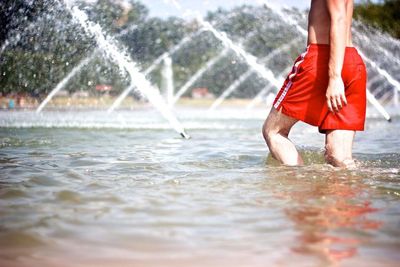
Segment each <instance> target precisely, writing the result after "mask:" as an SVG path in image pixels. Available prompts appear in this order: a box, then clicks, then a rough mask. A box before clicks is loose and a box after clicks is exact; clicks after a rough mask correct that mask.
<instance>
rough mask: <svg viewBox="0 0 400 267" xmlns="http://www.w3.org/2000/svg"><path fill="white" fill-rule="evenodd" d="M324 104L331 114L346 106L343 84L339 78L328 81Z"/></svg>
mask: <svg viewBox="0 0 400 267" xmlns="http://www.w3.org/2000/svg"><path fill="white" fill-rule="evenodd" d="M326 103H327V104H328V109H329V111H331V112H339V111H340V109H342V108H343V106H344V105H347V99H346V95H345V94H344V84H343V80H342V78H341V77H338V78H330V79H329V84H328V88H327V89H326Z"/></svg>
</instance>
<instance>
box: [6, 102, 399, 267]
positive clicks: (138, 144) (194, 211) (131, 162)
mask: <svg viewBox="0 0 400 267" xmlns="http://www.w3.org/2000/svg"><path fill="white" fill-rule="evenodd" d="M178 111H179V114H181V116H180V119H181V121H182V122H183V125H184V126H185V127H186V128H187V129H189V130H190V133H191V135H192V136H193V138H192V139H190V140H184V139H181V138H178V137H175V136H174V135H173V134H172V133H171V132H170V130H169V125H168V123H167V122H165V121H164V120H163V119H162V118H160V116H159V115H158V114H157V112H156V111H153V110H148V109H140V110H137V111H135V116H132V113H131V112H129V111H119V112H116V113H114V116H104V111H79V112H78V111H56V110H53V111H52V110H49V111H47V112H46V116H43V114H36V113H35V112H31V111H25V112H23V111H20V112H1V113H0V125H1V126H2V127H1V128H0V140H1V141H0V160H1V165H0V166H1V169H2V170H1V176H0V177H1V178H0V184H1V186H0V199H1V201H0V214H1V221H0V229H1V231H0V240H1V241H0V266H100V265H106V266H121V265H126V266H161V265H162V266H265V264H266V262H267V263H268V264H267V265H268V266H329V265H335V263H338V265H339V266H397V264H398V261H399V260H400V257H399V253H398V252H399V248H400V241H399V239H398V236H399V234H400V230H399V229H400V228H399V227H398V225H399V218H400V216H399V215H400V205H399V204H400V182H399V181H400V154H399V153H398V150H399V147H400V140H399V139H398V132H399V131H400V122H399V118H398V117H397V120H394V122H393V123H391V124H389V123H387V122H385V121H382V120H377V119H369V120H368V121H367V131H366V132H361V133H358V134H357V136H356V140H355V144H354V151H355V156H356V157H357V158H358V159H359V161H360V162H361V163H360V167H359V169H358V170H355V171H344V170H337V169H333V168H331V167H329V166H328V165H325V164H323V157H322V152H321V147H322V146H323V136H322V135H319V134H318V133H317V131H316V129H315V128H311V127H308V126H306V125H304V124H299V125H297V126H295V129H294V132H293V134H292V136H291V137H292V139H293V140H294V142H295V143H297V144H298V145H299V146H300V148H301V151H302V153H303V154H304V155H305V160H306V162H307V165H306V166H304V167H283V166H278V165H277V164H275V163H274V162H273V161H272V160H271V159H269V158H268V157H267V153H268V151H267V148H266V145H265V144H264V141H263V140H262V137H261V133H260V129H261V125H262V123H263V117H264V116H265V115H266V114H267V110H257V112H258V113H256V114H255V113H254V114H253V113H249V114H247V113H244V112H243V110H239V109H229V108H225V109H224V108H221V109H220V110H219V111H218V112H217V113H215V114H212V115H208V114H207V113H205V112H204V110H203V109H183V108H181V109H179V110H178ZM335 266H337V265H335Z"/></svg>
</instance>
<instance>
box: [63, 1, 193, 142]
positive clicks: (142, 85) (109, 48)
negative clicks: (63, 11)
mask: <svg viewBox="0 0 400 267" xmlns="http://www.w3.org/2000/svg"><path fill="white" fill-rule="evenodd" d="M64 3H65V5H66V6H67V8H68V9H69V11H70V12H71V15H72V17H73V19H74V20H76V21H77V22H78V23H79V24H80V25H81V26H82V28H83V29H84V30H85V32H86V33H88V34H90V35H92V36H93V37H94V38H95V40H96V42H97V45H98V46H99V48H100V49H101V50H102V51H103V52H104V54H105V55H106V56H107V57H108V58H110V59H112V60H113V61H114V62H115V63H116V64H117V65H118V67H119V68H120V70H121V71H126V72H128V74H129V76H130V78H131V82H132V83H134V84H135V85H136V87H135V88H136V89H137V90H138V93H139V94H140V95H143V96H145V97H147V99H148V100H149V101H150V103H151V104H153V106H154V107H155V108H157V109H158V110H159V112H160V113H161V115H162V116H163V117H164V118H165V119H167V120H168V121H169V123H170V124H171V126H172V127H173V128H174V129H175V130H176V131H177V132H178V133H180V134H181V135H182V136H183V137H185V138H188V137H189V136H188V135H187V134H186V133H185V130H184V129H183V127H182V126H181V124H180V123H179V122H178V120H177V119H176V118H175V116H174V115H173V114H172V112H171V110H170V109H169V108H168V106H167V105H166V104H165V102H164V100H163V99H162V97H161V95H160V92H159V90H157V89H156V88H154V86H153V85H151V84H150V82H149V81H148V80H147V79H146V77H145V76H144V75H143V74H142V73H140V72H139V70H138V68H137V66H136V64H135V63H134V62H133V61H132V60H131V58H130V57H128V56H127V55H126V54H124V53H121V52H120V51H119V49H118V48H117V46H116V45H115V43H114V41H113V40H112V39H110V38H106V37H105V35H104V34H103V31H102V29H101V27H100V25H98V24H95V23H93V22H90V21H89V20H88V18H87V15H86V14H85V13H84V12H83V11H81V10H80V9H78V8H77V7H75V6H71V5H70V4H69V2H68V1H66V0H64Z"/></svg>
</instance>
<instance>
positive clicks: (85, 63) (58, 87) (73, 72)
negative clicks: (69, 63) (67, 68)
mask: <svg viewBox="0 0 400 267" xmlns="http://www.w3.org/2000/svg"><path fill="white" fill-rule="evenodd" d="M96 54H97V53H96V52H94V53H93V54H92V55H91V56H90V57H87V58H85V59H83V60H82V61H81V62H80V63H79V64H78V65H77V66H75V67H74V68H73V69H72V70H71V72H70V73H69V74H68V75H67V76H65V77H64V79H62V80H61V81H60V82H59V83H58V84H57V86H56V87H55V88H54V89H53V90H52V91H51V92H50V94H48V95H47V96H46V98H45V99H44V100H43V101H42V103H40V105H39V107H38V108H37V109H36V113H40V112H41V111H42V110H43V108H44V107H45V106H46V105H47V103H49V101H50V100H51V99H52V98H53V97H54V96H55V95H56V94H57V93H58V92H59V91H60V90H61V89H62V88H64V86H65V85H66V84H67V83H68V81H69V80H70V79H71V78H72V77H73V76H75V74H77V73H78V72H79V71H80V70H81V69H82V68H83V67H84V66H86V65H87V64H89V62H90V61H92V60H93V58H94V57H95V56H96Z"/></svg>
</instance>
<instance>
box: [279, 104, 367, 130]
mask: <svg viewBox="0 0 400 267" xmlns="http://www.w3.org/2000/svg"><path fill="white" fill-rule="evenodd" d="M274 109H275V110H276V111H278V112H281V113H282V114H285V115H286V116H289V117H291V118H293V119H296V120H299V121H302V122H304V123H307V124H309V125H311V126H315V127H318V131H319V132H320V133H326V131H330V130H348V131H359V132H360V131H364V129H365V126H364V124H363V125H362V126H360V125H358V126H346V125H343V126H337V127H333V126H325V127H321V126H320V125H318V123H314V122H309V121H307V120H306V119H305V118H304V117H303V116H300V115H299V114H298V113H296V112H290V111H288V110H287V109H285V107H284V106H283V105H282V104H281V105H280V106H279V107H278V108H275V107H274Z"/></svg>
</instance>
